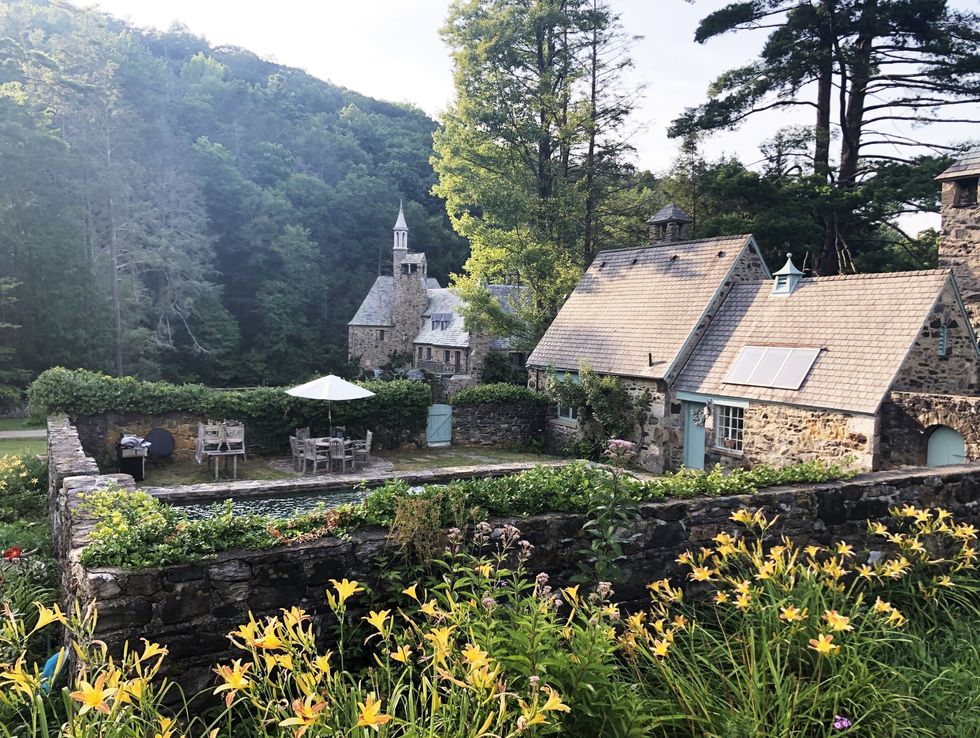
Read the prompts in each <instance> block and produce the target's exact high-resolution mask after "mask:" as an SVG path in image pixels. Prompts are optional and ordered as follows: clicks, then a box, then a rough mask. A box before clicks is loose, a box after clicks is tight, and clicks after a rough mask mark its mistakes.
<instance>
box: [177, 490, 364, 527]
mask: <svg viewBox="0 0 980 738" xmlns="http://www.w3.org/2000/svg"><path fill="white" fill-rule="evenodd" d="M364 494H365V491H364V490H359V489H331V490H321V491H314V492H295V493H292V494H290V495H286V496H279V497H246V498H242V499H238V500H235V501H234V504H235V508H234V509H235V514H236V515H268V516H269V517H272V518H288V517H292V516H294V515H301V514H303V513H308V512H311V511H313V510H315V509H316V508H317V507H321V506H322V507H325V508H331V507H337V505H343V504H345V503H347V502H357V501H358V500H361V499H363V498H364ZM216 502H219V503H220V502H221V501H220V500H218V501H216ZM214 504H215V503H213V502H209V503H204V504H196V505H178V506H176V507H178V508H179V509H180V510H183V511H184V512H185V513H187V517H189V518H191V519H192V520H203V519H205V518H210V517H213V516H214V514H215V507H214Z"/></svg>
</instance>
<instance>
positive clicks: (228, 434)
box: [224, 423, 245, 461]
mask: <svg viewBox="0 0 980 738" xmlns="http://www.w3.org/2000/svg"><path fill="white" fill-rule="evenodd" d="M224 429H225V449H226V450H228V451H238V452H239V453H241V455H242V461H244V460H245V425H244V423H227V424H226V425H225V427H224Z"/></svg>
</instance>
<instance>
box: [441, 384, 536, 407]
mask: <svg viewBox="0 0 980 738" xmlns="http://www.w3.org/2000/svg"><path fill="white" fill-rule="evenodd" d="M549 402H550V400H549V399H548V396H547V395H546V394H544V393H543V392H535V391H534V390H531V389H528V388H527V387H521V386H520V385H516V384H505V383H503V382H499V383H496V384H481V385H478V386H476V387H466V388H464V389H461V390H460V391H459V392H457V393H456V394H455V395H453V396H452V398H451V399H450V400H449V404H450V405H503V404H507V403H512V404H516V405H528V404H531V405H547V404H548V403H549Z"/></svg>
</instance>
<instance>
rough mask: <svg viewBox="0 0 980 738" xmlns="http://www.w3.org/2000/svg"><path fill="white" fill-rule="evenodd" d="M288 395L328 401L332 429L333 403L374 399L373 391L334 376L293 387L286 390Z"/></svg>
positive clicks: (328, 415)
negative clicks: (331, 404) (331, 407)
mask: <svg viewBox="0 0 980 738" xmlns="http://www.w3.org/2000/svg"><path fill="white" fill-rule="evenodd" d="M286 394H287V395H292V396H293V397H305V398H307V399H308V400H326V401H327V418H328V419H329V422H330V427H331V428H332V427H333V414H332V413H331V410H330V403H331V402H342V401H344V400H360V399H363V398H365V397H374V393H373V392H371V390H366V389H364V388H363V387H360V386H358V385H356V384H354V383H353V382H348V381H347V380H346V379H341V378H340V377H337V376H335V375H333V374H328V375H327V376H325V377H319V378H318V379H314V380H312V381H310V382H307V383H306V384H301V385H299V386H298V387H291V388H289V389H288V390H286Z"/></svg>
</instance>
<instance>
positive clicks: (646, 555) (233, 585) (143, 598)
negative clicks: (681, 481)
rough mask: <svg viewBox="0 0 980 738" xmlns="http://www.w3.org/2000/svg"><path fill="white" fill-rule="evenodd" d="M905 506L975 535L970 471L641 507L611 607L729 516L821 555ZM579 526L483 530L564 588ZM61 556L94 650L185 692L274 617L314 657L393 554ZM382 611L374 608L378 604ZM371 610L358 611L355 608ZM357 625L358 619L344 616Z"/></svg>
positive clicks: (363, 541) (344, 549) (67, 494)
mask: <svg viewBox="0 0 980 738" xmlns="http://www.w3.org/2000/svg"><path fill="white" fill-rule="evenodd" d="M100 481H101V480H98V479H96V478H92V477H89V478H85V477H83V478H80V479H79V478H69V479H68V480H66V482H65V485H64V488H63V490H62V492H61V494H62V496H63V498H64V499H63V500H62V504H60V505H59V506H58V508H57V509H58V510H59V511H60V514H61V515H68V514H69V513H72V512H73V513H74V514H75V515H77V509H76V505H75V503H74V501H73V499H74V496H75V495H76V494H77V491H78V490H79V489H84V488H87V487H90V486H92V485H95V484H98V483H100ZM902 503H912V504H916V505H925V506H937V505H941V506H943V507H946V508H948V509H949V510H950V511H951V512H953V514H954V515H956V516H957V517H958V518H960V519H963V520H967V521H970V522H973V523H974V524H978V523H980V464H973V465H967V466H960V467H947V468H944V469H942V470H936V469H926V470H923V469H917V470H908V471H902V472H879V473H875V474H869V475H865V476H863V477H859V478H856V479H853V480H850V481H845V482H837V483H828V484H814V485H799V486H787V487H778V488H772V489H768V490H762V491H760V492H757V493H756V494H754V495H747V496H733V497H726V498H699V499H692V500H673V501H667V502H658V503H648V504H644V505H642V506H641V510H640V517H639V519H638V520H637V521H635V522H634V523H632V527H631V529H630V530H629V531H627V534H628V535H627V539H628V540H627V543H626V544H625V545H624V552H623V553H624V561H623V566H622V568H623V575H624V579H623V581H622V582H620V583H617V585H616V590H617V591H616V597H617V599H618V600H619V601H620V602H622V603H624V604H625V605H626V606H628V607H629V606H642V605H643V604H644V603H645V602H647V601H648V597H647V595H646V592H645V586H646V584H647V583H648V582H650V581H652V580H654V579H658V578H660V577H663V576H668V577H672V576H677V573H678V572H677V565H676V563H675V559H676V558H677V556H678V555H679V554H680V553H681V552H682V551H684V550H686V549H689V548H692V547H693V548H697V547H699V546H702V545H707V544H708V542H709V541H710V539H711V538H712V537H713V536H714V535H715V534H717V533H718V532H719V531H720V530H727V529H730V528H731V524H730V523H729V515H730V514H731V512H732V511H733V510H735V509H737V508H739V507H749V508H750V509H753V510H754V509H756V508H764V509H765V510H766V511H767V512H769V513H770V514H776V513H778V514H779V524H778V525H777V526H776V527H775V528H774V529H773V531H772V535H773V536H774V538H775V537H778V536H779V535H782V534H786V535H789V536H792V537H793V538H794V539H796V540H797V541H800V542H801V543H807V542H818V543H829V542H831V541H836V540H839V539H844V540H850V541H855V542H858V543H860V542H862V541H864V540H865V532H866V530H867V521H868V520H884V519H885V518H886V517H887V515H888V508H889V506H893V505H897V504H902ZM586 519H587V518H586V517H585V516H582V515H570V514H545V515H535V516H532V517H528V518H501V519H496V520H493V521H491V522H492V523H493V524H494V525H495V526H502V525H505V524H508V523H510V524H514V525H516V526H517V527H518V528H520V530H521V531H522V533H523V536H524V537H525V538H526V539H527V540H529V541H530V542H531V543H533V544H534V546H535V549H534V552H533V555H532V557H531V560H530V564H529V566H530V569H531V571H532V572H533V571H546V572H548V573H549V574H550V575H551V576H552V578H553V581H554V582H556V583H562V582H567V581H569V579H570V577H571V575H572V574H574V573H575V571H576V568H577V563H578V560H577V557H578V553H577V552H578V551H579V550H581V549H582V548H585V547H586V545H587V543H588V536H587V534H585V533H584V532H583V530H582V526H583V524H584V523H585V522H586ZM62 529H66V530H72V531H73V536H72V542H71V546H70V548H69V550H70V551H71V552H72V553H70V555H69V556H68V557H67V559H65V558H63V562H62V563H63V565H64V566H66V567H67V568H68V569H69V573H70V576H69V577H67V578H66V581H67V582H68V583H69V588H68V589H67V590H66V591H67V595H68V598H69V600H71V599H72V598H77V599H78V600H79V601H80V602H81V603H83V604H84V603H88V602H91V601H93V600H97V601H98V603H99V608H100V616H99V623H98V630H97V632H96V633H95V637H96V638H100V639H102V640H103V641H105V643H106V644H107V645H108V647H109V649H110V651H111V652H118V651H119V650H120V649H121V648H122V645H123V643H124V642H126V641H129V642H131V643H136V642H138V639H139V638H148V639H150V640H152V641H157V642H160V643H162V644H166V645H167V646H168V648H169V649H170V656H169V658H168V661H167V662H166V664H167V666H166V668H167V673H168V674H169V675H170V676H172V677H175V678H176V679H177V680H178V681H179V682H180V683H181V685H182V686H183V687H184V688H185V689H188V690H191V691H195V690H198V689H201V688H202V687H205V686H206V685H208V684H210V683H213V681H212V680H213V674H212V673H211V671H210V670H211V667H212V665H213V664H214V662H215V661H218V660H227V659H229V658H231V657H232V655H233V653H232V652H231V651H230V650H229V643H228V641H227V639H226V637H225V635H226V633H228V632H229V631H231V630H233V629H234V628H235V627H236V626H237V625H238V624H240V623H242V622H244V621H246V620H247V618H248V613H249V612H250V611H251V612H252V613H253V614H254V615H255V617H256V618H262V617H265V616H268V615H273V614H277V613H278V611H279V609H280V608H282V607H289V606H291V605H299V606H300V607H303V608H304V609H306V610H307V611H308V612H310V614H311V615H312V617H313V623H314V626H315V628H316V632H317V634H318V637H319V639H320V640H321V641H322V645H324V646H328V645H329V639H330V634H331V633H332V632H333V631H332V629H331V628H330V627H328V626H329V625H331V624H332V622H333V621H332V619H329V615H328V613H327V608H326V603H325V601H324V590H325V589H326V588H327V587H328V586H329V582H330V579H331V578H334V579H339V578H343V577H347V578H350V579H357V580H359V581H362V582H365V583H367V584H369V585H371V586H372V587H374V588H376V591H377V592H378V593H379V596H380V597H384V596H385V590H384V586H385V585H384V584H383V582H382V578H381V577H380V569H379V567H378V566H377V562H378V560H379V558H383V557H384V556H386V555H387V554H389V553H391V552H393V551H394V550H395V549H397V548H398V544H397V543H394V542H392V543H389V542H388V541H387V539H386V536H385V533H384V532H383V531H382V530H380V529H365V530H360V531H357V532H355V533H354V534H353V535H352V536H351V537H350V538H349V539H346V540H337V539H334V538H323V539H320V540H316V541H310V542H307V543H301V544H296V545H293V546H291V547H282V548H276V549H272V550H267V551H245V550H234V551H227V552H224V553H222V554H220V555H218V556H216V557H214V558H212V559H208V560H206V561H202V562H199V563H196V564H188V565H180V566H170V567H166V568H162V569H147V570H137V571H126V570H120V569H110V568H105V569H88V570H86V569H84V568H82V567H81V566H80V565H79V563H78V560H77V551H78V547H79V546H80V545H82V544H83V543H84V521H79V520H77V519H76V521H75V526H74V528H72V524H71V522H68V521H66V522H65V524H64V525H62ZM382 602H383V600H382ZM379 604H381V603H380V602H377V601H376V602H373V603H369V602H368V601H367V600H366V599H362V600H360V601H359V602H358V603H357V605H358V606H364V607H366V606H368V605H371V606H373V607H378V606H379ZM351 614H352V618H353V619H352V622H359V620H360V616H361V615H362V614H363V613H362V612H360V611H355V612H352V613H351Z"/></svg>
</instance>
